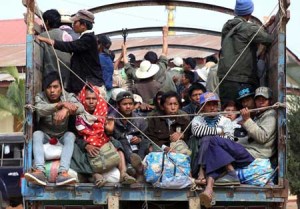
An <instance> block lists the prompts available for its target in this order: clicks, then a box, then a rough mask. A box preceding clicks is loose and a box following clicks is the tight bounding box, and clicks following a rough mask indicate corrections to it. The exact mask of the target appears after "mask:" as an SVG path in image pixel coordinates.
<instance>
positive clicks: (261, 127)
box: [243, 110, 276, 144]
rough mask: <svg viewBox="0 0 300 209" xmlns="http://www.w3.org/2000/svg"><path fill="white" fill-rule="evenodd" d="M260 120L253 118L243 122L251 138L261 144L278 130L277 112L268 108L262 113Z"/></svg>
mask: <svg viewBox="0 0 300 209" xmlns="http://www.w3.org/2000/svg"><path fill="white" fill-rule="evenodd" d="M262 114H263V115H262V118H261V119H260V120H259V121H260V122H259V123H257V122H254V121H253V120H252V119H251V118H249V119H247V120H246V121H245V122H244V123H243V127H244V128H245V129H246V130H247V132H248V135H249V137H250V138H252V139H254V140H255V141H256V142H257V143H259V144H265V143H267V142H268V141H269V140H270V138H271V136H272V135H273V134H274V133H275V131H276V112H275V110H268V111H266V112H264V113H262Z"/></svg>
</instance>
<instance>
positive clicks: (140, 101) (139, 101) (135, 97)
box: [133, 94, 143, 109]
mask: <svg viewBox="0 0 300 209" xmlns="http://www.w3.org/2000/svg"><path fill="white" fill-rule="evenodd" d="M133 101H134V109H139V108H140V106H141V104H143V98H142V97H141V96H140V95H138V94H133Z"/></svg>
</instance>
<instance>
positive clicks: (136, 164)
mask: <svg viewBox="0 0 300 209" xmlns="http://www.w3.org/2000/svg"><path fill="white" fill-rule="evenodd" d="M130 162H131V165H132V167H133V168H134V169H135V170H139V169H141V166H142V158H141V157H140V156H139V155H138V154H136V153H132V154H131V155H130Z"/></svg>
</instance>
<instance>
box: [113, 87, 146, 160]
mask: <svg viewBox="0 0 300 209" xmlns="http://www.w3.org/2000/svg"><path fill="white" fill-rule="evenodd" d="M116 102H117V109H118V112H119V113H121V115H120V114H119V113H118V112H114V113H113V114H112V115H110V116H112V117H114V118H121V117H122V116H124V117H138V116H139V115H138V114H137V113H136V112H134V98H133V95H132V93H131V92H128V91H123V92H120V93H119V94H118V95H117V99H116ZM132 124H133V125H132ZM146 129H147V123H146V121H145V119H142V118H141V119H125V118H124V119H115V128H114V131H113V137H114V138H115V139H117V140H118V141H120V142H121V144H122V146H123V148H124V153H125V158H126V161H127V163H131V155H132V154H133V153H136V154H138V155H139V156H140V157H141V159H143V158H144V157H145V155H146V154H147V152H148V147H149V143H148V142H147V140H146V139H145V137H144V136H143V135H142V134H141V131H143V132H144V131H145V130H146Z"/></svg>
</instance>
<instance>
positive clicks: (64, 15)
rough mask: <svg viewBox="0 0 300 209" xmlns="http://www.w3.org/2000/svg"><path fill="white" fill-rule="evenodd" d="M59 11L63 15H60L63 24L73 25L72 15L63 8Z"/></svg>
mask: <svg viewBox="0 0 300 209" xmlns="http://www.w3.org/2000/svg"><path fill="white" fill-rule="evenodd" d="M58 12H59V14H60V15H61V17H60V23H61V25H68V26H70V27H72V24H73V21H72V20H71V15H70V14H69V13H67V12H65V11H62V10H60V11H58Z"/></svg>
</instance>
